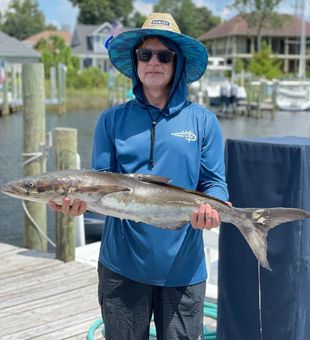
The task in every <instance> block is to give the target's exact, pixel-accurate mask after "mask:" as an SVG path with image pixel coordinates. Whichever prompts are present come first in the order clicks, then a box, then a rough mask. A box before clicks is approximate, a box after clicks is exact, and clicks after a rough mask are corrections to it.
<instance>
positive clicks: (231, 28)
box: [198, 15, 310, 41]
mask: <svg viewBox="0 0 310 340" xmlns="http://www.w3.org/2000/svg"><path fill="white" fill-rule="evenodd" d="M283 18H284V20H285V21H284V24H283V25H282V26H281V27H279V28H272V27H263V28H262V36H273V37H275V36H278V37H299V36H300V32H301V20H300V18H299V17H297V16H291V15H284V16H283ZM305 31H306V36H308V37H310V22H306V30H305ZM236 35H238V36H240V35H247V36H249V35H256V30H255V29H253V28H249V27H248V25H247V22H246V20H245V19H244V18H243V17H242V16H240V15H239V16H235V17H233V18H232V19H230V20H228V21H225V22H224V23H223V24H220V25H218V26H216V27H214V28H212V29H211V30H210V31H208V32H206V33H204V34H202V35H201V36H199V37H198V40H200V41H207V40H210V39H217V38H223V37H227V36H236Z"/></svg>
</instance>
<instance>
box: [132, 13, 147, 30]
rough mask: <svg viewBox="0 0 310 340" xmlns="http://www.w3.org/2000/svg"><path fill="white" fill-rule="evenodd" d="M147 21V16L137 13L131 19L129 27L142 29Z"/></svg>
mask: <svg viewBox="0 0 310 340" xmlns="http://www.w3.org/2000/svg"><path fill="white" fill-rule="evenodd" d="M145 20H146V16H145V15H143V14H141V13H140V12H139V11H135V12H133V13H132V14H131V15H130V17H129V21H128V27H142V25H143V24H144V22H145Z"/></svg>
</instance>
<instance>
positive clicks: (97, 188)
mask: <svg viewBox="0 0 310 340" xmlns="http://www.w3.org/2000/svg"><path fill="white" fill-rule="evenodd" d="M76 191H77V192H81V193H92V192H102V193H105V194H109V193H111V192H119V191H130V189H129V188H126V187H123V186H119V185H93V186H88V187H83V188H80V189H78V190H76Z"/></svg>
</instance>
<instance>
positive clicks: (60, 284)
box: [0, 243, 102, 340]
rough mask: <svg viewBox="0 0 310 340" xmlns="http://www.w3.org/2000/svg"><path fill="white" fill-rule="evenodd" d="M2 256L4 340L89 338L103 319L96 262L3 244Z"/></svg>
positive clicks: (1, 330) (0, 293)
mask: <svg viewBox="0 0 310 340" xmlns="http://www.w3.org/2000/svg"><path fill="white" fill-rule="evenodd" d="M0 257H1V261H0V338H1V339H2V340H6V339H7V340H9V339H10V340H14V339H16V340H17V339H18V340H21V339H34V338H35V339H58V340H59V339H77V340H78V339H83V340H85V339H86V335H87V331H88V329H89V327H90V326H91V325H92V323H93V322H94V321H95V320H97V319H98V318H100V317H101V314H100V307H99V304H98V298H97V271H96V267H95V266H92V265H89V264H86V263H80V262H77V261H73V262H67V263H64V262H62V261H59V260H55V259H54V254H49V253H41V252H38V251H34V250H29V249H25V248H18V247H15V246H12V245H8V244H4V243H0ZM96 339H102V336H100V332H99V331H98V337H97V336H96Z"/></svg>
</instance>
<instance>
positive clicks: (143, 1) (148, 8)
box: [133, 0, 157, 15]
mask: <svg viewBox="0 0 310 340" xmlns="http://www.w3.org/2000/svg"><path fill="white" fill-rule="evenodd" d="M156 3H157V1H156V0H155V1H152V0H148V1H147V0H136V1H134V4H133V5H134V8H135V9H136V10H137V11H138V12H140V13H142V14H144V15H149V14H151V13H152V12H153V6H154V4H156Z"/></svg>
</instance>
